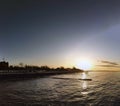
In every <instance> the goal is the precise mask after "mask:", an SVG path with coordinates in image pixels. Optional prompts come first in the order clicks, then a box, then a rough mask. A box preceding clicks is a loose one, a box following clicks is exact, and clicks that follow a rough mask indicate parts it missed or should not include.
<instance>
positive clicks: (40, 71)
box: [0, 61, 83, 78]
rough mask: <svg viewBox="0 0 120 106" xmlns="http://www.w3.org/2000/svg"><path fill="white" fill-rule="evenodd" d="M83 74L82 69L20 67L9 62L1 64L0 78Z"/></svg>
mask: <svg viewBox="0 0 120 106" xmlns="http://www.w3.org/2000/svg"><path fill="white" fill-rule="evenodd" d="M76 72H83V70H81V69H77V68H75V67H73V68H64V67H57V68H50V67H48V66H40V67H39V66H31V65H23V64H22V63H21V64H20V65H19V66H13V65H10V66H9V62H6V61H2V62H0V78H4V77H41V76H45V75H57V74H69V73H76Z"/></svg>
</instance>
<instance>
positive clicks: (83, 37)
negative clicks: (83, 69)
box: [0, 0, 120, 69]
mask: <svg viewBox="0 0 120 106" xmlns="http://www.w3.org/2000/svg"><path fill="white" fill-rule="evenodd" d="M119 45H120V0H1V1H0V59H1V60H2V58H5V59H6V60H7V61H9V62H10V64H19V63H20V62H23V63H24V64H30V65H39V66H41V65H48V66H51V67H57V66H64V67H73V66H75V64H76V61H79V60H81V59H82V58H87V59H89V60H90V61H93V63H94V65H95V66H96V67H97V68H99V69H101V68H103V69H111V68H113V69H115V68H118V69H119V67H120V66H119V64H120V56H119V54H120V47H119ZM112 63H116V64H112Z"/></svg>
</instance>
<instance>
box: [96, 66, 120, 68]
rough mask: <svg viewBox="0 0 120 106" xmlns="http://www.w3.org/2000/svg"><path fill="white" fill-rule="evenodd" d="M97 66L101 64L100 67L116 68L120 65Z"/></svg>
mask: <svg viewBox="0 0 120 106" xmlns="http://www.w3.org/2000/svg"><path fill="white" fill-rule="evenodd" d="M96 66H99V67H111V68H112V67H116V68H120V66H118V65H117V66H116V65H96Z"/></svg>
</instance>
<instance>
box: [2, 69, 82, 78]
mask: <svg viewBox="0 0 120 106" xmlns="http://www.w3.org/2000/svg"><path fill="white" fill-rule="evenodd" d="M80 72H83V71H79V70H74V71H73V70H72V71H38V72H26V73H25V72H3V73H0V78H19V77H22V78H30V77H31V78H32V77H43V76H50V75H60V74H71V73H80Z"/></svg>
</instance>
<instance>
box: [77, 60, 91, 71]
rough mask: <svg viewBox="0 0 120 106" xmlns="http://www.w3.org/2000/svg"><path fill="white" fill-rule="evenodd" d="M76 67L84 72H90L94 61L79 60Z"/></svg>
mask: <svg viewBox="0 0 120 106" xmlns="http://www.w3.org/2000/svg"><path fill="white" fill-rule="evenodd" d="M76 67H77V68H79V69H82V70H84V71H87V70H90V69H92V67H93V64H92V61H90V60H84V59H83V60H79V61H78V62H77V64H76Z"/></svg>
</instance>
